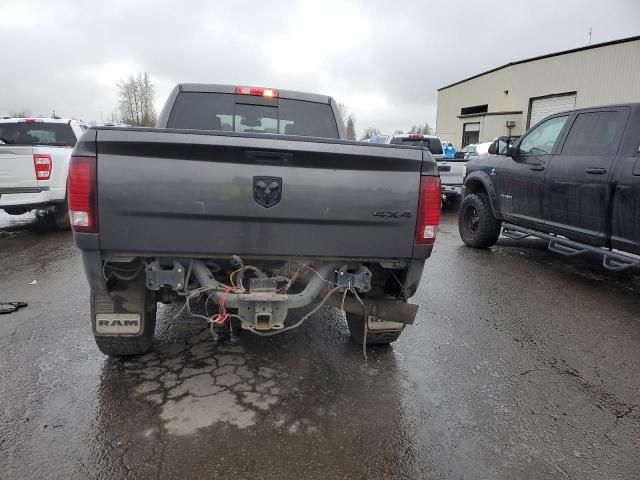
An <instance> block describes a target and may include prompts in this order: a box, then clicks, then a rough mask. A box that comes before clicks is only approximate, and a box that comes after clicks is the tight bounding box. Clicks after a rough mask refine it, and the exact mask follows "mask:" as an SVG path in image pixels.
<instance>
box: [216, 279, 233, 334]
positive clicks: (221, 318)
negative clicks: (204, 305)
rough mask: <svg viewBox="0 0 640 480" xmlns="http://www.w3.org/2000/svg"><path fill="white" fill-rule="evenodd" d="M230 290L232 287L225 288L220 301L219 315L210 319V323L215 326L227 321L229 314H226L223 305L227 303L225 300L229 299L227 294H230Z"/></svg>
mask: <svg viewBox="0 0 640 480" xmlns="http://www.w3.org/2000/svg"><path fill="white" fill-rule="evenodd" d="M231 290H232V287H227V288H226V289H225V291H224V294H223V295H222V298H221V299H220V313H219V314H218V315H217V316H214V317H213V318H212V319H211V321H212V322H213V323H215V324H217V325H223V324H224V322H226V321H227V319H228V318H229V314H228V313H227V308H226V306H225V303H226V301H227V298H228V297H229V293H231ZM214 318H215V320H214Z"/></svg>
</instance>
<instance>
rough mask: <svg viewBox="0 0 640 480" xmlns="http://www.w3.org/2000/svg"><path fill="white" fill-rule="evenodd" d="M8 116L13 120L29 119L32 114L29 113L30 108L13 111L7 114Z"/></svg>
mask: <svg viewBox="0 0 640 480" xmlns="http://www.w3.org/2000/svg"><path fill="white" fill-rule="evenodd" d="M9 116H11V117H13V118H29V117H32V116H33V114H32V113H31V109H30V108H23V109H22V110H13V111H12V112H11V113H9Z"/></svg>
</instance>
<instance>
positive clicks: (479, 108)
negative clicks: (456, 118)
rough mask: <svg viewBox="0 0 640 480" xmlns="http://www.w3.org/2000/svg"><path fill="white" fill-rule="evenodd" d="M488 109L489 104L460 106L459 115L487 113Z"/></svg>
mask: <svg viewBox="0 0 640 480" xmlns="http://www.w3.org/2000/svg"><path fill="white" fill-rule="evenodd" d="M488 111H489V105H476V106H475V107H462V108H461V109H460V115H474V114H477V113H487V112H488Z"/></svg>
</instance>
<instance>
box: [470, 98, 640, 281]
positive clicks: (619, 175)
mask: <svg viewBox="0 0 640 480" xmlns="http://www.w3.org/2000/svg"><path fill="white" fill-rule="evenodd" d="M639 212H640V103H635V104H626V105H611V106H605V107H596V108H586V109H581V110H574V111H571V112H566V113H560V114H556V115H553V116H550V117H548V118H546V119H544V120H542V121H541V122H540V123H538V124H537V125H535V126H534V127H533V128H531V129H530V130H529V131H527V132H526V133H525V134H524V135H523V136H522V138H520V140H519V141H518V142H517V143H516V144H514V145H512V146H510V145H508V143H507V142H506V140H505V139H497V140H496V141H495V142H494V143H493V144H492V145H491V147H490V148H489V155H488V156H484V157H479V158H477V159H474V160H473V161H471V162H469V163H468V164H467V176H466V178H465V182H464V200H463V202H462V205H461V207H460V213H459V229H460V236H461V237H462V240H463V241H464V242H465V243H466V244H467V245H469V246H471V247H475V248H487V247H490V246H491V245H493V244H495V243H496V242H497V241H498V237H499V236H500V233H501V232H502V234H503V235H505V236H507V237H510V238H515V239H521V238H525V237H529V236H535V237H539V238H543V239H545V240H548V242H549V249H550V250H552V251H554V252H556V253H559V254H563V255H577V254H580V253H583V252H586V251H590V252H595V253H597V254H599V255H602V257H603V265H604V266H605V267H606V268H608V269H610V270H621V269H624V268H628V267H630V266H633V265H637V264H638V263H639V262H640V216H639Z"/></svg>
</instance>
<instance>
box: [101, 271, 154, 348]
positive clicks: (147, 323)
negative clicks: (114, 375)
mask: <svg viewBox="0 0 640 480" xmlns="http://www.w3.org/2000/svg"><path fill="white" fill-rule="evenodd" d="M157 307H158V304H157V302H156V301H155V298H154V297H153V295H151V293H150V292H148V291H147V290H146V289H145V286H144V283H143V282H141V281H140V280H134V281H131V282H118V285H116V287H115V288H113V289H112V290H110V291H109V292H96V291H93V290H92V291H91V319H92V322H93V336H94V339H95V341H96V345H97V346H98V349H100V351H101V352H102V353H104V354H105V355H109V356H116V357H120V356H129V355H142V354H143V353H146V352H147V351H148V350H149V348H151V343H152V342H153V334H154V332H155V329H156V311H157ZM134 312H135V313H138V312H141V313H140V322H141V324H142V325H141V326H140V331H139V333H138V334H136V335H130V334H129V335H127V334H100V333H98V332H97V329H98V327H97V323H96V322H97V320H96V313H106V314H126V313H134Z"/></svg>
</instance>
